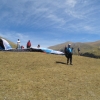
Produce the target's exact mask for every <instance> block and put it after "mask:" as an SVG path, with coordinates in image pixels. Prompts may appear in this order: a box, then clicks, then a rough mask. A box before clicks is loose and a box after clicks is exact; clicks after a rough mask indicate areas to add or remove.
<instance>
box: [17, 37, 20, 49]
mask: <svg viewBox="0 0 100 100" xmlns="http://www.w3.org/2000/svg"><path fill="white" fill-rule="evenodd" d="M17 49H20V40H19V39H18V41H17Z"/></svg>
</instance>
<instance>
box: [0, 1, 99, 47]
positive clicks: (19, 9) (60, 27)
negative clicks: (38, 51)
mask: <svg viewBox="0 0 100 100" xmlns="http://www.w3.org/2000/svg"><path fill="white" fill-rule="evenodd" d="M0 36H1V37H4V38H6V39H8V40H10V41H12V42H14V43H17V40H18V39H20V41H21V45H23V46H24V47H26V44H27V41H28V40H30V41H31V44H32V47H37V45H38V44H40V45H41V47H49V46H54V45H57V44H61V43H65V42H67V41H71V42H94V41H98V40H100V0H0Z"/></svg>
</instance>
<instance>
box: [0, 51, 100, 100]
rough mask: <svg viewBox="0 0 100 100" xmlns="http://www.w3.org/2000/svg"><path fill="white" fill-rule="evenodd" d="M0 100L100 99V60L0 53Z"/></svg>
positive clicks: (34, 53) (37, 54) (80, 57)
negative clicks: (67, 63)
mask: <svg viewBox="0 0 100 100" xmlns="http://www.w3.org/2000/svg"><path fill="white" fill-rule="evenodd" d="M0 100H100V59H94V58H88V57H83V56H77V55H73V65H66V58H65V56H61V55H51V54H45V53H36V52H0Z"/></svg>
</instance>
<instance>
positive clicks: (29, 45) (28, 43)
mask: <svg viewBox="0 0 100 100" xmlns="http://www.w3.org/2000/svg"><path fill="white" fill-rule="evenodd" d="M30 47H31V42H30V40H29V41H28V42H27V48H30Z"/></svg>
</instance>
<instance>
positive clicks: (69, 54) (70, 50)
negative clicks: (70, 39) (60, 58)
mask: <svg viewBox="0 0 100 100" xmlns="http://www.w3.org/2000/svg"><path fill="white" fill-rule="evenodd" d="M72 54H73V48H71V44H68V47H65V56H66V58H67V65H68V64H69V61H70V65H72Z"/></svg>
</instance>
